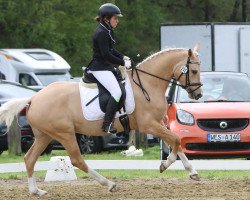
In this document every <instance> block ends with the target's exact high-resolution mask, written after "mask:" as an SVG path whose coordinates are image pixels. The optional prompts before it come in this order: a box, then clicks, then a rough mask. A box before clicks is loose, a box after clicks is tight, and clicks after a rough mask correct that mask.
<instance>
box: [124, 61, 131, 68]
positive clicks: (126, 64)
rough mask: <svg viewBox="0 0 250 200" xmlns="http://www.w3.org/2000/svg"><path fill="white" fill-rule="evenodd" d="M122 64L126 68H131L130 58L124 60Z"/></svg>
mask: <svg viewBox="0 0 250 200" xmlns="http://www.w3.org/2000/svg"><path fill="white" fill-rule="evenodd" d="M124 66H125V67H126V68H127V69H130V68H131V60H124Z"/></svg>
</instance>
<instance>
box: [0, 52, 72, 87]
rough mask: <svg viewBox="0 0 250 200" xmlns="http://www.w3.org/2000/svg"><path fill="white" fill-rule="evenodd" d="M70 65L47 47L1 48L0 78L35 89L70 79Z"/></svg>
mask: <svg viewBox="0 0 250 200" xmlns="http://www.w3.org/2000/svg"><path fill="white" fill-rule="evenodd" d="M69 70H70V65H69V64H68V63H67V62H66V61H65V60H64V59H63V58H62V57H61V56H59V55H58V54H56V53H55V52H52V51H49V50H46V49H0V79H1V78H2V79H6V80H8V81H13V82H19V83H21V84H22V85H25V86H28V87H30V88H33V89H35V90H40V89H42V88H43V87H45V86H47V85H49V84H50V83H52V82H56V81H70V80H71V78H72V77H71V75H70V73H69Z"/></svg>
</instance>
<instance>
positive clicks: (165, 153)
mask: <svg viewBox="0 0 250 200" xmlns="http://www.w3.org/2000/svg"><path fill="white" fill-rule="evenodd" d="M160 145H161V160H166V159H167V157H168V156H169V154H170V152H171V148H170V146H169V145H167V144H166V143H165V142H163V141H162V140H161V141H160Z"/></svg>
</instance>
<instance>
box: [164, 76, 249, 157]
mask: <svg viewBox="0 0 250 200" xmlns="http://www.w3.org/2000/svg"><path fill="white" fill-rule="evenodd" d="M201 82H202V83H203V87H202V88H203V97H202V98H201V99H199V100H193V99H189V97H188V95H187V92H186V91H184V90H183V89H182V88H181V87H179V86H175V85H173V86H172V87H171V88H170V90H169V92H168V97H167V99H168V103H169V109H168V113H167V116H166V117H165V119H164V123H165V125H166V126H167V127H168V128H169V129H170V130H171V131H173V132H174V133H176V134H177V135H178V136H179V137H180V139H181V146H182V148H183V151H184V153H185V154H186V155H187V156H188V157H196V158H223V157H230V158H231V157H243V158H250V125H249V119H250V93H249V92H248V91H249V89H250V77H249V75H247V74H244V73H236V72H202V73H201ZM162 149H163V150H162V158H164V159H165V158H166V156H167V155H168V154H169V150H170V149H169V147H168V145H164V143H163V144H162Z"/></svg>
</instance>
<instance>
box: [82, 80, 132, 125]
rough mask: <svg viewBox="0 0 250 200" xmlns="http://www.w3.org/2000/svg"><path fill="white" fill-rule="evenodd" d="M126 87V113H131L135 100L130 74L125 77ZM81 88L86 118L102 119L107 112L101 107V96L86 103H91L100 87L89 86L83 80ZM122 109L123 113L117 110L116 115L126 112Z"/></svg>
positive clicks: (92, 119)
mask: <svg viewBox="0 0 250 200" xmlns="http://www.w3.org/2000/svg"><path fill="white" fill-rule="evenodd" d="M125 89H126V100H125V108H126V113H127V114H131V113H132V112H133V111H134V109H135V100H134V94H133V90H132V87H131V83H130V80H129V78H128V76H126V79H125ZM79 90H80V98H81V106H82V112H83V116H84V118H85V119H87V120H90V121H94V120H99V119H102V118H103V117H104V115H105V113H104V112H102V110H101V108H100V104H99V97H98V98H96V99H95V100H94V101H93V102H91V104H89V105H88V106H86V104H87V103H89V102H90V101H91V100H92V99H93V98H94V97H95V96H96V95H97V94H98V88H96V87H94V88H91V87H89V86H86V84H85V83H84V82H83V81H82V80H81V81H80V83H79ZM120 111H121V113H119V112H116V115H115V117H116V118H117V117H120V116H121V115H124V114H125V113H124V111H123V108H122V109H121V110H120Z"/></svg>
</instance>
